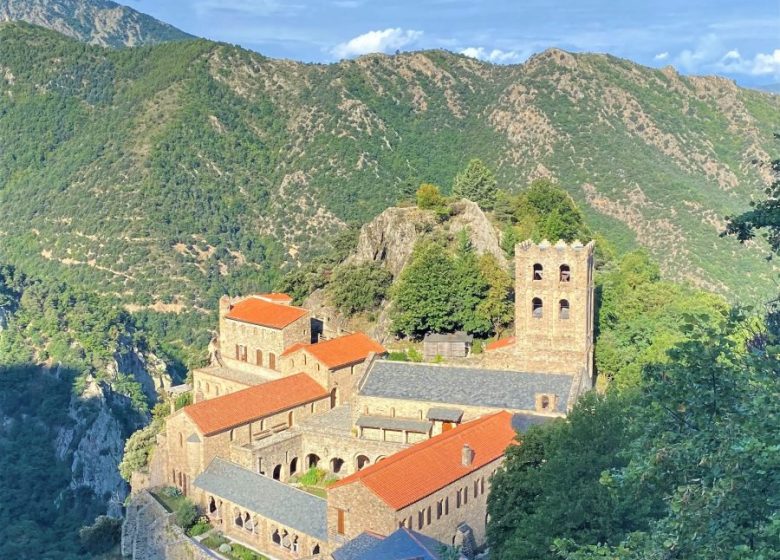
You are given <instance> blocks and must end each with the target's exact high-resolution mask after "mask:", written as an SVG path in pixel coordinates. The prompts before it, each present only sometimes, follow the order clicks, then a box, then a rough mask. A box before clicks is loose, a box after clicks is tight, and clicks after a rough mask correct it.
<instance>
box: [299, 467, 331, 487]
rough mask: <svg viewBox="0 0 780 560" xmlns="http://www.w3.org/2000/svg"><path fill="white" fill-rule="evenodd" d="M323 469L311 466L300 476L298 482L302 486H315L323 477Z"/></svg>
mask: <svg viewBox="0 0 780 560" xmlns="http://www.w3.org/2000/svg"><path fill="white" fill-rule="evenodd" d="M325 474H326V473H325V471H324V470H322V469H318V468H317V467H312V468H310V469H309V470H308V471H306V472H305V473H304V474H303V476H301V478H300V480H299V482H300V483H301V484H302V485H304V486H317V485H318V484H320V483H321V482H322V481H323V479H324V478H325Z"/></svg>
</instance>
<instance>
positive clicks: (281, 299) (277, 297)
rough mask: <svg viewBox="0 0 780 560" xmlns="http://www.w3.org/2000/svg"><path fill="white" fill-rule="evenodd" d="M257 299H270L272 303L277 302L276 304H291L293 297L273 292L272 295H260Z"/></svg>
mask: <svg viewBox="0 0 780 560" xmlns="http://www.w3.org/2000/svg"><path fill="white" fill-rule="evenodd" d="M257 297H261V298H265V299H270V300H271V301H275V302H279V303H281V302H287V303H289V302H291V301H292V300H293V298H292V296H288V295H287V294H282V293H280V292H271V293H268V294H260V295H259V296H257Z"/></svg>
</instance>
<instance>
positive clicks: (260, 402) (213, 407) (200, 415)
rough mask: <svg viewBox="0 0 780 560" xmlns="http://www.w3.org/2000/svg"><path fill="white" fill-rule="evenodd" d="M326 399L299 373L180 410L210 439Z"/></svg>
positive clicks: (314, 385)
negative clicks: (229, 430) (215, 435)
mask: <svg viewBox="0 0 780 560" xmlns="http://www.w3.org/2000/svg"><path fill="white" fill-rule="evenodd" d="M327 396H328V392H327V391H326V390H325V388H324V387H322V385H320V384H319V383H317V382H316V381H314V379H312V378H311V377H309V376H308V375H306V374H305V373H298V374H296V375H292V376H290V377H283V378H282V379H277V380H275V381H269V382H268V383H263V384H262V385H256V386H254V387H249V388H248V389H242V390H241V391H236V392H235V393H229V394H227V395H223V396H221V397H217V398H214V399H209V400H207V401H201V402H199V403H195V404H191V405H189V406H185V407H184V408H183V409H182V410H183V411H184V413H185V414H186V415H187V416H189V417H190V418H191V419H192V421H193V422H195V424H196V425H197V426H198V429H199V430H200V432H201V433H202V434H203V435H206V436H210V435H213V434H216V433H219V432H223V431H225V430H228V429H230V428H235V427H236V426H241V425H243V424H248V423H249V422H254V421H256V420H259V419H261V418H265V417H266V416H271V415H272V414H276V413H278V412H282V411H284V410H287V409H290V408H294V407H297V406H301V405H303V404H306V403H309V402H311V401H316V400H319V399H322V398H325V397H327Z"/></svg>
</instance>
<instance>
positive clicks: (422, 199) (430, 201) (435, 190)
mask: <svg viewBox="0 0 780 560" xmlns="http://www.w3.org/2000/svg"><path fill="white" fill-rule="evenodd" d="M443 203H444V198H443V197H442V195H441V192H440V191H439V187H437V186H436V185H432V184H431V183H423V184H422V185H420V188H419V189H417V206H418V207H419V208H422V209H423V210H433V209H435V208H439V207H440V206H442V204H443Z"/></svg>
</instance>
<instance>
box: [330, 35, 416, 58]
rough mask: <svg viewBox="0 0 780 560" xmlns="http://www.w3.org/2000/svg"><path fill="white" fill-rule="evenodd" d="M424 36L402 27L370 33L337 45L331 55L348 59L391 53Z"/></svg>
mask: <svg viewBox="0 0 780 560" xmlns="http://www.w3.org/2000/svg"><path fill="white" fill-rule="evenodd" d="M422 35H423V32H422V31H416V30H414V29H401V28H400V27H390V28H387V29H383V30H381V31H380V30H377V31H369V32H368V33H363V34H362V35H358V36H357V37H353V38H352V39H350V40H349V41H347V42H346V43H340V44H338V45H336V46H335V47H334V48H333V49H332V51H331V53H332V54H333V55H335V56H337V57H339V58H348V57H351V56H359V55H361V54H368V53H376V52H389V51H394V50H397V49H400V48H403V47H405V46H407V45H410V44H412V43H414V42H415V41H417V40H418V39H419V38H420V37H422Z"/></svg>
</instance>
